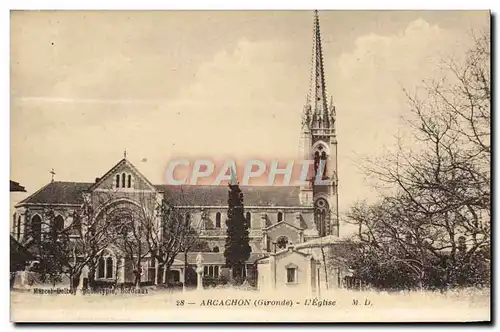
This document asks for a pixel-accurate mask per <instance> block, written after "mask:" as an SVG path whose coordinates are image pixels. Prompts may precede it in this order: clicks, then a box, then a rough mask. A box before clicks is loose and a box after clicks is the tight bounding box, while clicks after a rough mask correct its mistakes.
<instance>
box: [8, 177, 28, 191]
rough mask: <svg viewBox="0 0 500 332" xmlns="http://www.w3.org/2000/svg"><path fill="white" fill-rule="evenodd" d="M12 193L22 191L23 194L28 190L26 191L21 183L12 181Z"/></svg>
mask: <svg viewBox="0 0 500 332" xmlns="http://www.w3.org/2000/svg"><path fill="white" fill-rule="evenodd" d="M10 191H11V192H12V191H22V192H26V189H24V187H23V186H21V185H20V184H19V182H16V181H12V180H10Z"/></svg>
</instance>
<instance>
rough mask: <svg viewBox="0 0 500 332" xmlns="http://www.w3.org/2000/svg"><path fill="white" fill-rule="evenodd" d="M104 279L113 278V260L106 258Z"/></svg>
mask: <svg viewBox="0 0 500 332" xmlns="http://www.w3.org/2000/svg"><path fill="white" fill-rule="evenodd" d="M106 278H108V279H109V278H113V258H111V257H108V258H106Z"/></svg>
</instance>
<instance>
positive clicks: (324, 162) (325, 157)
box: [321, 151, 327, 178]
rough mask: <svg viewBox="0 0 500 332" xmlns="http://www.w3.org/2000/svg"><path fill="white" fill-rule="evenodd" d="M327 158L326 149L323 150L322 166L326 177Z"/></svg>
mask: <svg viewBox="0 0 500 332" xmlns="http://www.w3.org/2000/svg"><path fill="white" fill-rule="evenodd" d="M326 159H327V156H326V152H325V151H323V152H321V167H322V169H323V178H325V177H326Z"/></svg>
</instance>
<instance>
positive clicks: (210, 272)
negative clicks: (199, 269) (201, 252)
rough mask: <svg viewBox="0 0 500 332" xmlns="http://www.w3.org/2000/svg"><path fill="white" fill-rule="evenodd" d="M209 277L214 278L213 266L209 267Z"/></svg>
mask: <svg viewBox="0 0 500 332" xmlns="http://www.w3.org/2000/svg"><path fill="white" fill-rule="evenodd" d="M208 275H209V276H211V277H213V276H214V267H213V266H212V265H210V266H209V267H208Z"/></svg>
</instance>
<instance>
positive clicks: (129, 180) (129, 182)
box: [127, 174, 132, 188]
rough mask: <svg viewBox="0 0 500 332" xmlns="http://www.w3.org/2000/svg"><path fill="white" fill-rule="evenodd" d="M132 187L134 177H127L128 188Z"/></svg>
mask: <svg viewBox="0 0 500 332" xmlns="http://www.w3.org/2000/svg"><path fill="white" fill-rule="evenodd" d="M130 187H132V175H130V174H129V175H128V176H127V188H130Z"/></svg>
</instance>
